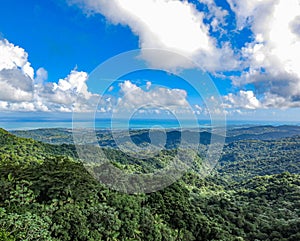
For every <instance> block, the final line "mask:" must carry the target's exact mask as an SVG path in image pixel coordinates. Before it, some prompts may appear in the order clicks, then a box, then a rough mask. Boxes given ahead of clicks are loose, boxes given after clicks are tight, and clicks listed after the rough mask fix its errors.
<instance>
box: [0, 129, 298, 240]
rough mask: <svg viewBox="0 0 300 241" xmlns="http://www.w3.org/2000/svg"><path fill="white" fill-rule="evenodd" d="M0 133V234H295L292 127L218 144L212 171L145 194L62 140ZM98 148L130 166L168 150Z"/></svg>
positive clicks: (159, 162) (143, 168)
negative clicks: (104, 178) (144, 152)
mask: <svg viewBox="0 0 300 241" xmlns="http://www.w3.org/2000/svg"><path fill="white" fill-rule="evenodd" d="M0 143H1V147H0V149H1V154H0V241H1V240H3V241H14V240H16V241H19V240H20V241H21V240H22V241H23V240H28V241H29V240H47V241H52V240H53V241H58V240H63V241H69V240H75V241H76V240H77V241H81V240H82V241H85V240H91V241H92V240H94V241H99V240H121V241H123V240H124V241H125V240H145V241H147V240H154V241H169V240H170V241H179V240H182V241H189V240H190V241H192V240H195V241H196V240H197V241H198V240H199V241H202V240H214V241H216V240H220V241H221V240H222V241H227V240H228V241H235V240H236V241H241V240H247V241H248V240H249V241H255V240H273V241H276V240H282V241H285V240H286V241H294V240H299V239H300V231H299V230H300V175H299V174H298V173H299V149H300V148H299V143H300V138H299V137H292V138H285V139H280V140H276V141H274V140H273V141H258V140H251V141H250V140H248V141H239V142H234V143H231V144H228V145H227V146H226V147H225V149H224V155H223V158H222V160H221V162H220V165H219V166H218V167H217V168H216V171H215V173H214V174H213V175H212V176H209V177H207V178H205V179H201V178H200V177H199V176H198V175H196V174H195V173H193V172H190V173H187V174H186V175H184V176H183V177H182V178H181V179H180V180H178V181H177V182H176V183H174V184H172V185H171V186H169V187H167V188H165V189H164V190H161V191H158V192H155V193H150V194H147V195H146V194H139V195H127V194H122V193H118V192H115V191H112V190H109V189H107V188H106V187H104V186H103V185H102V184H100V183H98V182H97V181H96V180H95V179H94V178H93V177H92V176H91V175H90V174H89V172H88V171H87V170H86V169H85V167H84V165H83V164H82V163H81V162H80V161H79V160H77V158H76V155H75V154H74V153H75V151H74V146H72V145H49V144H44V143H41V142H36V141H33V140H31V139H24V138H18V137H15V136H13V135H11V134H9V133H8V132H5V131H3V130H1V131H0ZM104 151H105V154H106V156H108V157H109V158H110V159H111V160H112V161H113V162H114V164H115V165H116V166H118V167H119V168H123V169H125V170H127V171H130V172H149V171H152V170H153V169H154V168H160V167H164V165H166V164H167V163H168V160H169V158H170V157H172V155H174V154H175V153H176V150H167V151H163V152H161V153H159V154H158V155H157V156H155V157H153V158H150V159H148V160H145V161H144V162H141V161H140V160H139V159H138V158H133V157H130V156H126V155H124V154H122V152H120V151H118V150H116V149H109V148H106V149H105V150H104ZM283 158H284V159H283ZM198 162H199V165H200V164H201V160H200V159H199V160H198ZM291 167H293V168H292V169H291ZM126 168H127V169H126ZM288 171H290V172H288ZM291 172H293V173H291Z"/></svg>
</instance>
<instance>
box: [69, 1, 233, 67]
mask: <svg viewBox="0 0 300 241" xmlns="http://www.w3.org/2000/svg"><path fill="white" fill-rule="evenodd" d="M69 2H71V3H73V4H78V5H80V6H82V7H83V8H84V9H85V10H86V11H88V12H89V13H90V12H93V13H101V14H103V15H104V16H105V17H106V18H107V19H108V20H109V21H111V22H112V23H114V24H122V25H128V26H129V27H130V28H131V30H132V31H133V32H134V33H135V34H136V35H138V36H139V41H140V47H141V49H142V50H143V49H146V48H156V49H164V50H169V51H172V52H176V53H179V54H181V55H184V56H187V57H189V58H192V59H193V60H194V61H196V62H197V63H198V64H200V65H201V66H203V67H204V68H205V69H207V70H211V71H216V70H225V69H226V68H228V67H230V68H236V67H237V66H238V61H237V60H236V58H235V57H234V54H233V51H232V50H231V48H230V45H229V44H228V43H227V44H224V46H223V47H221V48H217V47H216V45H217V44H216V40H215V39H214V38H212V37H211V36H210V33H209V26H208V25H206V24H204V22H203V19H204V15H205V14H204V13H203V12H199V11H198V10H197V9H196V7H195V6H194V5H193V4H191V3H188V2H187V1H179V0H173V1H169V0H143V1H141V0H111V1H105V0H97V1H94V0H69ZM209 6H210V8H211V10H212V11H214V13H215V14H217V15H218V16H217V17H216V21H218V23H221V22H222V21H221V20H220V19H222V17H223V16H224V14H226V13H225V12H223V11H221V9H219V8H217V7H216V6H215V5H213V4H210V5H209ZM215 25H217V23H215ZM215 27H217V26H215ZM142 56H143V58H144V59H146V60H147V61H148V62H149V63H150V64H151V66H155V67H157V66H159V65H161V66H162V68H166V69H170V68H171V67H173V68H175V67H182V66H181V65H184V67H186V66H185V64H186V63H182V62H181V61H179V60H177V61H176V60H174V59H172V60H170V59H168V60H167V61H165V58H164V57H163V56H159V59H157V56H153V55H148V53H144V54H143V55H142ZM225 59H226V61H224V60H225Z"/></svg>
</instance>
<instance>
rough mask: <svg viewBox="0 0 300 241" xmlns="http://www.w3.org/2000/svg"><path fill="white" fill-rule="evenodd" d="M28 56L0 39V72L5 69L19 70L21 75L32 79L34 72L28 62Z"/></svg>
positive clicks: (23, 51) (20, 49)
mask: <svg viewBox="0 0 300 241" xmlns="http://www.w3.org/2000/svg"><path fill="white" fill-rule="evenodd" d="M27 58H28V54H27V53H26V52H25V50H24V49H22V48H20V47H18V46H15V45H13V44H12V43H9V42H8V40H6V39H2V40H1V39H0V71H2V70H5V69H15V70H17V69H21V71H22V73H23V74H25V75H27V76H29V77H30V78H31V79H33V75H34V71H33V68H32V67H31V66H30V65H31V64H30V63H29V62H28V59H27Z"/></svg>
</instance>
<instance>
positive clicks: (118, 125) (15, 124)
mask: <svg viewBox="0 0 300 241" xmlns="http://www.w3.org/2000/svg"><path fill="white" fill-rule="evenodd" d="M79 125H80V127H82V128H85V127H94V126H95V128H96V129H111V128H114V129H149V128H164V129H172V128H174V129H175V128H211V127H212V126H211V121H210V120H198V123H196V122H195V121H191V120H183V121H180V122H179V121H177V120H175V119H131V120H130V121H129V123H128V121H125V120H121V119H120V120H113V122H112V121H111V120H110V119H96V121H95V123H92V124H91V123H88V122H85V121H82V122H80V123H79ZM254 125H273V126H278V125H300V122H288V121H285V122H279V121H248V120H247V121H245V120H243V121H239V120H229V121H227V122H226V126H227V127H235V126H236V127H240V126H245V127H246V126H254ZM0 127H1V128H4V129H6V130H20V129H37V128H72V120H71V119H59V120H55V119H19V118H2V119H0Z"/></svg>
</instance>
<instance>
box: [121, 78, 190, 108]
mask: <svg viewBox="0 0 300 241" xmlns="http://www.w3.org/2000/svg"><path fill="white" fill-rule="evenodd" d="M119 86H120V95H121V97H120V98H119V99H118V103H117V106H116V108H115V111H122V110H125V111H127V110H132V109H133V110H138V109H143V108H149V109H152V108H154V109H156V110H158V109H164V110H171V111H179V110H186V111H189V108H190V107H189V103H188V101H187V100H186V97H187V93H186V91H185V90H182V89H168V88H164V87H158V88H153V89H151V90H149V91H144V90H143V89H142V88H140V87H138V86H137V85H135V84H133V83H132V82H131V81H130V80H126V81H125V82H123V83H120V85H119Z"/></svg>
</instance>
